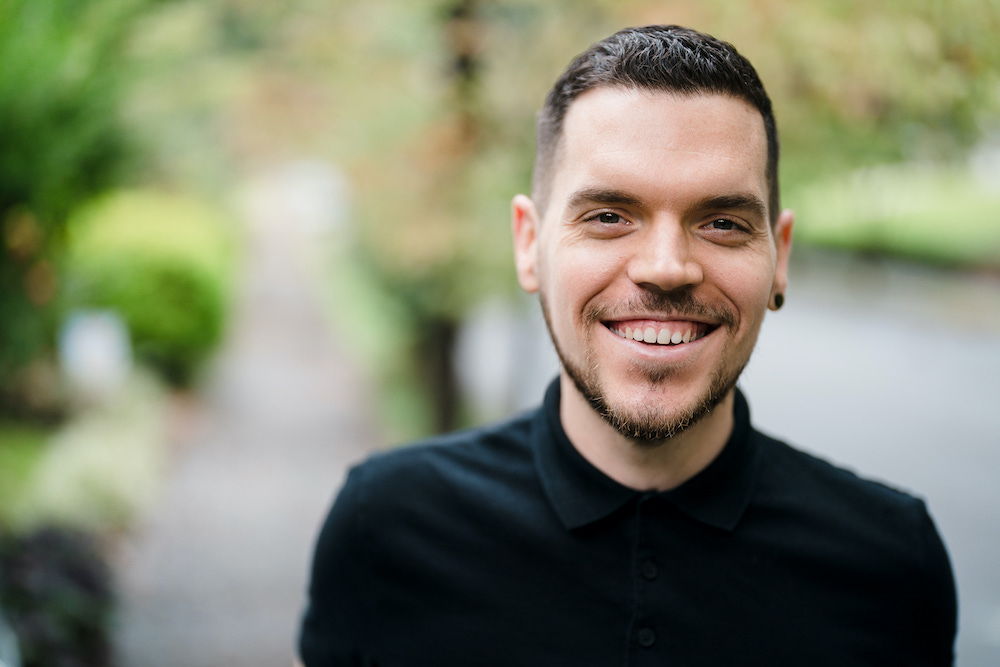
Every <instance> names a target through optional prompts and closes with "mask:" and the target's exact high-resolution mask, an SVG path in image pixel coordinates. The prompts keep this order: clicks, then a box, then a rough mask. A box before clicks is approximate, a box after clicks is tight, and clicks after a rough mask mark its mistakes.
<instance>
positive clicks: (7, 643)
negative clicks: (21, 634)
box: [0, 610, 21, 667]
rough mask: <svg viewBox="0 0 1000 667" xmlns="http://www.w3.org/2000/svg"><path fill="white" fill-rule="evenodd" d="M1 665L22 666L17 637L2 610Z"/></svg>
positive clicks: (0, 630)
mask: <svg viewBox="0 0 1000 667" xmlns="http://www.w3.org/2000/svg"><path fill="white" fill-rule="evenodd" d="M0 667H21V657H20V655H19V653H18V650H17V637H16V636H15V635H14V631H13V630H12V629H11V627H10V626H9V625H7V621H6V620H5V619H4V617H3V610H0Z"/></svg>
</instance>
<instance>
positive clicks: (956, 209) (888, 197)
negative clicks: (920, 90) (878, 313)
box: [790, 165, 1000, 267]
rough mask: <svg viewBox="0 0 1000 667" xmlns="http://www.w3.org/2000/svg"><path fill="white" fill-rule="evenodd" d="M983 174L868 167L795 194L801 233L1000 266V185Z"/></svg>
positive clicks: (927, 257) (951, 261)
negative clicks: (978, 175) (979, 176)
mask: <svg viewBox="0 0 1000 667" xmlns="http://www.w3.org/2000/svg"><path fill="white" fill-rule="evenodd" d="M995 177H996V176H995V174H994V175H993V178H995ZM984 179H985V175H983V177H981V178H976V174H975V173H974V172H970V170H968V169H960V168H955V167H952V168H943V167H934V166H929V165H896V166H882V167H873V168H866V169H862V170H859V171H856V172H854V173H852V174H850V175H849V176H847V177H837V178H833V179H830V180H827V181H822V182H819V183H816V184H814V185H812V186H810V187H808V188H803V189H802V190H801V191H800V192H798V193H796V196H795V198H794V199H793V201H791V202H790V204H792V206H794V208H795V210H796V213H797V215H798V217H799V218H800V223H797V224H798V229H797V231H796V234H797V236H798V238H800V239H801V240H804V241H806V242H809V243H813V244H816V245H825V246H833V247H840V248H849V249H855V250H858V249H860V250H864V251H868V252H874V253H882V254H894V255H902V256H906V257H911V258H917V259H921V260H924V261H928V262H934V263H937V264H943V265H949V266H965V267H969V266H971V267H975V266H1000V222H998V221H1000V189H998V188H997V184H996V183H995V182H993V183H990V182H986V181H985V180H984Z"/></svg>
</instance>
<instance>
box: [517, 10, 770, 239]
mask: <svg viewBox="0 0 1000 667" xmlns="http://www.w3.org/2000/svg"><path fill="white" fill-rule="evenodd" d="M602 86H604V87H618V88H639V89H646V90H655V91H664V92H672V93H679V94H682V95H696V94H719V95H729V96H732V97H735V98H738V99H741V100H745V101H746V102H748V103H749V104H751V105H752V106H753V107H754V108H756V109H757V110H758V111H759V112H760V115H761V116H762V117H763V119H764V132H765V134H766V136H767V167H766V170H767V171H766V175H767V181H768V187H769V193H768V208H769V209H770V216H771V222H772V223H773V222H774V221H775V220H776V219H777V216H778V211H779V208H780V197H779V191H778V128H777V125H776V124H775V121H774V112H773V111H772V110H771V99H770V98H769V97H768V96H767V91H765V90H764V84H763V83H761V81H760V77H758V76H757V71H756V70H755V69H754V68H753V65H751V64H750V61H749V60H747V59H746V58H744V57H743V56H742V55H740V54H739V52H738V51H737V50H736V49H735V47H733V45H732V44H729V43H727V42H723V41H721V40H718V39H716V38H715V37H712V36H711V35H706V34H705V33H701V32H698V31H696V30H692V29H690V28H684V27H681V26H676V25H651V26H645V27H641V28H626V29H625V30H621V31H619V32H616V33H615V34H614V35H611V36H610V37H608V38H607V39H604V40H602V41H600V42H597V43H596V44H594V45H593V46H591V47H590V48H589V49H587V50H586V51H584V52H583V53H582V54H580V55H579V56H577V58H576V60H574V61H573V62H572V63H570V65H569V67H567V68H566V71H565V72H563V74H562V76H561V77H559V80H558V81H556V83H555V85H554V86H552V90H550V91H549V94H548V97H547V98H546V99H545V106H544V107H542V110H541V111H539V112H538V121H537V127H536V135H535V141H536V148H535V168H534V176H533V177H532V184H531V189H532V196H533V197H534V198H535V201H536V204H537V205H538V207H539V209H540V211H544V209H545V207H546V206H547V204H548V197H549V189H550V188H551V186H552V172H553V169H554V166H555V164H554V163H555V159H556V152H557V150H558V148H559V141H560V139H561V137H562V130H563V121H564V120H565V118H566V112H567V111H568V109H569V107H570V105H571V104H572V103H573V101H574V100H575V99H576V98H577V97H579V96H580V95H581V94H583V93H585V92H586V91H588V90H590V89H592V88H599V87H602Z"/></svg>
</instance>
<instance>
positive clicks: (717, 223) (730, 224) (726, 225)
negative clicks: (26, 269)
mask: <svg viewBox="0 0 1000 667" xmlns="http://www.w3.org/2000/svg"><path fill="white" fill-rule="evenodd" d="M711 225H712V229H722V230H725V231H729V230H733V229H737V225H736V223H735V222H734V221H732V220H729V219H727V218H718V219H716V220H713V221H712V222H711Z"/></svg>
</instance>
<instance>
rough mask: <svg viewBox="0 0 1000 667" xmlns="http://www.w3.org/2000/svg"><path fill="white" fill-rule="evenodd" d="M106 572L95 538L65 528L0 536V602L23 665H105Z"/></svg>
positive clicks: (109, 590) (108, 613)
mask: <svg viewBox="0 0 1000 667" xmlns="http://www.w3.org/2000/svg"><path fill="white" fill-rule="evenodd" d="M113 600H114V598H113V593H112V587H111V574H110V572H109V570H108V567H107V566H106V564H105V562H104V559H103V558H102V556H101V553H100V551H99V549H98V547H97V543H96V541H95V539H94V538H93V537H91V536H89V535H87V534H85V533H82V532H79V531H76V530H72V529H66V528H45V529H42V530H39V531H37V532H34V533H31V534H28V535H22V536H12V535H0V607H2V608H3V610H4V614H5V616H6V617H7V620H8V623H9V624H10V626H11V627H12V628H13V630H14V633H15V634H16V635H17V640H18V644H19V648H20V653H21V661H22V665H23V667H106V666H108V665H110V664H111V648H110V641H109V631H110V624H111V613H112V609H113Z"/></svg>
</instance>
